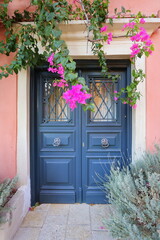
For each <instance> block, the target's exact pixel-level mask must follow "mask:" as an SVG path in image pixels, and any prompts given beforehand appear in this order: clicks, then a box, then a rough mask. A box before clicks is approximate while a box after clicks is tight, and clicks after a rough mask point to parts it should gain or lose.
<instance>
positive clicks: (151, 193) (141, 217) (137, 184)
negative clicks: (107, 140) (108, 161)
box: [104, 148, 160, 240]
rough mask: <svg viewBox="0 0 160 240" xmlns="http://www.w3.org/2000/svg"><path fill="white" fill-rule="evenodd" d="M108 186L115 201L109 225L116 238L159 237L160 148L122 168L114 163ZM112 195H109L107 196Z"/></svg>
mask: <svg viewBox="0 0 160 240" xmlns="http://www.w3.org/2000/svg"><path fill="white" fill-rule="evenodd" d="M104 185H105V189H106V192H107V194H108V195H109V201H110V203H111V204H112V205H111V206H112V207H111V213H110V216H109V219H107V220H106V221H105V223H106V226H107V228H108V229H109V231H110V232H111V234H112V236H113V237H114V238H116V239H125V240H128V239H129V240H159V239H160V236H159V234H158V231H157V230H158V228H159V223H160V149H159V148H157V151H156V153H154V154H151V153H146V154H144V155H143V156H142V158H141V159H139V160H137V161H136V162H134V164H130V165H129V166H126V167H123V168H122V169H120V168H118V167H117V168H115V167H114V166H112V167H111V175H110V176H109V177H107V181H106V182H105V184H104ZM107 197H108V196H107Z"/></svg>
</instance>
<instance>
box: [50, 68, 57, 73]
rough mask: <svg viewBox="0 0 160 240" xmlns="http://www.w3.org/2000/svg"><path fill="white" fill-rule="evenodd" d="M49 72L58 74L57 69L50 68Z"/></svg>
mask: <svg viewBox="0 0 160 240" xmlns="http://www.w3.org/2000/svg"><path fill="white" fill-rule="evenodd" d="M48 72H52V73H56V72H57V68H52V67H49V68H48Z"/></svg>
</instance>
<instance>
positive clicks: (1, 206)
mask: <svg viewBox="0 0 160 240" xmlns="http://www.w3.org/2000/svg"><path fill="white" fill-rule="evenodd" d="M16 183H17V178H16V177H15V178H13V179H6V180H4V181H3V182H2V183H0V223H4V222H5V221H7V219H6V212H8V211H9V210H10V208H8V207H6V206H5V204H6V203H7V201H8V200H9V199H10V197H11V196H12V194H13V193H14V191H15V187H16Z"/></svg>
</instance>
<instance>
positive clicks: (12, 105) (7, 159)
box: [0, 0, 160, 180]
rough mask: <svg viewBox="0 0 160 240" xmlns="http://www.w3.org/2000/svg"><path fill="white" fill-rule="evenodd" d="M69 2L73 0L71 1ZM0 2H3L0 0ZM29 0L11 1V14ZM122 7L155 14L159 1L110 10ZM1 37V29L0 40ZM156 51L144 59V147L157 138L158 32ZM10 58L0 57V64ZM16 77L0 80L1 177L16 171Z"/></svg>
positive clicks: (124, 2)
mask: <svg viewBox="0 0 160 240" xmlns="http://www.w3.org/2000/svg"><path fill="white" fill-rule="evenodd" d="M70 1H72V0H70ZM0 2H3V1H1V0H0ZM29 2H30V0H26V1H24V0H13V2H12V3H11V4H10V6H9V12H10V14H12V13H13V11H14V10H15V9H17V7H18V8H19V9H20V10H22V9H24V8H26V7H28V6H29ZM121 6H124V7H125V8H126V9H131V10H132V12H133V13H137V12H138V11H142V12H143V13H144V14H146V15H151V14H152V13H154V14H157V12H158V10H160V0H152V2H150V1H148V0H118V1H117V0H111V3H110V10H111V12H113V9H114V8H115V7H118V8H119V9H120V7H121ZM3 36H4V32H3V30H2V29H1V28H0V39H2V38H3ZM152 40H153V41H154V44H155V47H156V48H155V52H154V53H153V55H152V56H151V57H150V58H148V59H147V83H146V84H147V147H148V148H151V147H152V145H153V143H154V142H156V141H160V94H159V91H160V33H159V32H157V33H156V34H154V35H153V37H152ZM9 60H10V58H6V57H4V56H3V57H2V56H0V64H4V62H5V63H7V62H9ZM16 101H17V80H16V76H15V75H14V76H10V77H8V79H7V80H6V79H4V80H1V81H0V180H2V179H4V178H5V177H13V176H14V175H15V174H16V141H17V140H16V137H17V135H16V134H17V132H16V131H17V122H16V121H17V120H16V116H17V102H16Z"/></svg>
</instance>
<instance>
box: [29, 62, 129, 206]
mask: <svg viewBox="0 0 160 240" xmlns="http://www.w3.org/2000/svg"><path fill="white" fill-rule="evenodd" d="M75 61H76V62H77V69H84V70H85V69H95V68H96V69H97V70H100V69H101V68H100V66H99V64H98V61H97V60H75ZM107 64H108V67H109V69H110V70H111V71H112V69H113V71H114V69H115V68H116V69H118V68H119V69H125V71H126V77H127V84H129V83H130V82H131V64H130V61H129V60H108V61H107ZM46 68H47V65H44V66H40V67H37V68H35V69H31V71H30V178H31V204H32V205H34V204H35V202H36V199H38V186H39V185H38V184H36V181H37V174H38V173H37V172H36V159H37V150H36V148H35V146H36V134H37V128H36V123H37V115H36V111H37V106H36V98H37V95H36V81H34V79H35V72H36V70H44V69H46ZM126 107H127V133H126V134H127V136H126V137H127V149H129V152H128V155H129V156H131V151H132V111H131V107H129V106H126ZM35 109H36V111H35Z"/></svg>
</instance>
